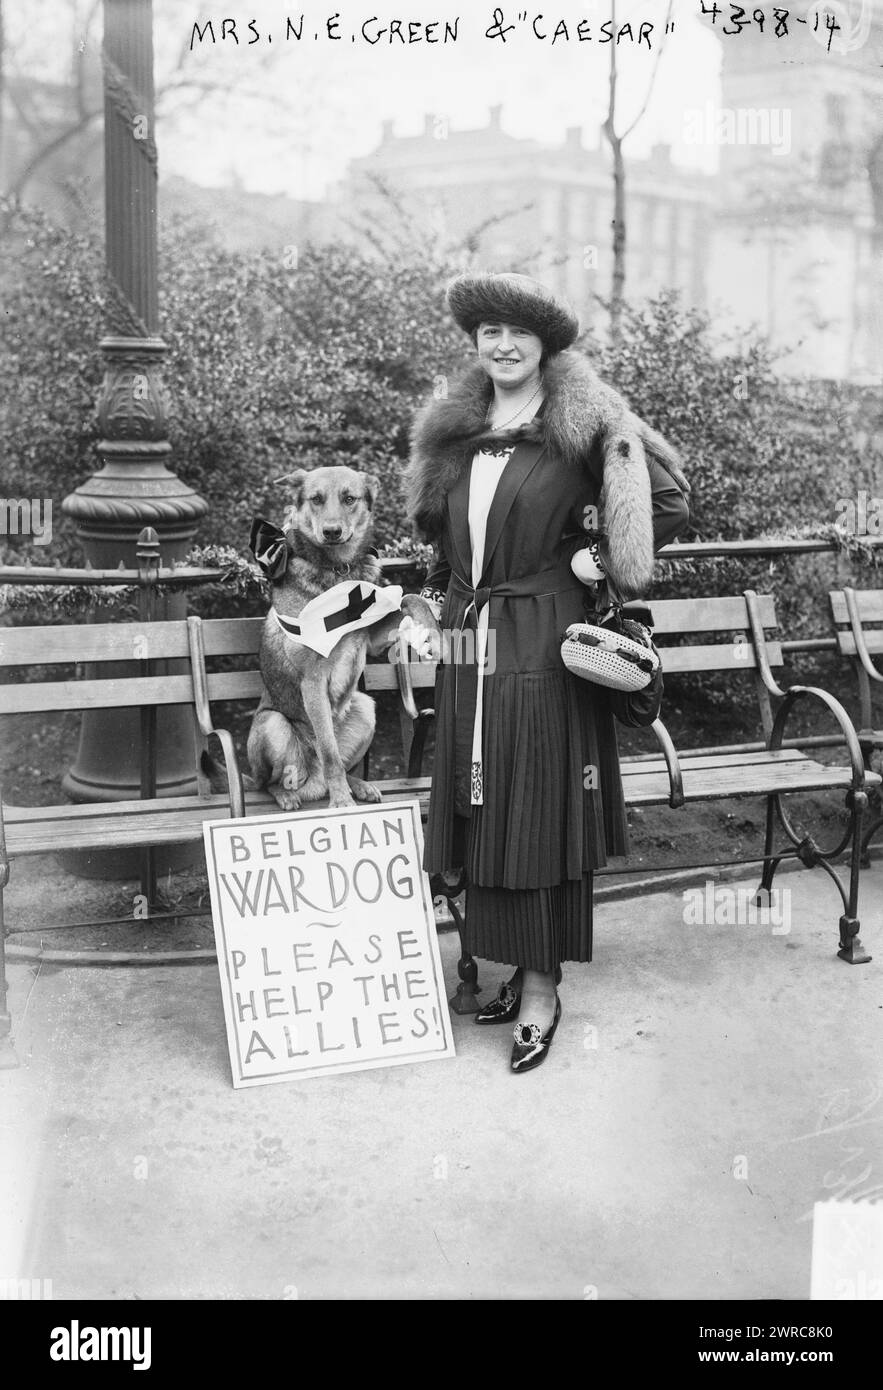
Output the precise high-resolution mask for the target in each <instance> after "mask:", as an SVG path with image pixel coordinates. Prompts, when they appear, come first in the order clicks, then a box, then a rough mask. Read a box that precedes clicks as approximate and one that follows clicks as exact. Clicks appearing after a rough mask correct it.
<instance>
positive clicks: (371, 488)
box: [362, 473, 380, 508]
mask: <svg viewBox="0 0 883 1390" xmlns="http://www.w3.org/2000/svg"><path fill="white" fill-rule="evenodd" d="M362 481H363V483H364V485H365V501H366V502H367V503H368V506H369V507H371V508H373V506H374V498H375V497H376V496H377V494H378V492H379V491H380V479H379V478H378V476H377V474H376V473H363V474H362Z"/></svg>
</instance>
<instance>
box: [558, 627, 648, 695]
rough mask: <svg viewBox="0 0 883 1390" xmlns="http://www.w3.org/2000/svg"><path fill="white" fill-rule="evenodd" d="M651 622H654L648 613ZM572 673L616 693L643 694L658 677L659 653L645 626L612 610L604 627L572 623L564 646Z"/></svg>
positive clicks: (563, 652)
mask: <svg viewBox="0 0 883 1390" xmlns="http://www.w3.org/2000/svg"><path fill="white" fill-rule="evenodd" d="M642 615H646V617H647V619H648V621H649V622H650V623H652V621H653V619H652V616H651V615H650V614H649V612H648V611H647V610H646V609H644V610H642ZM561 659H562V661H563V662H564V665H565V666H566V667H567V669H568V671H572V672H573V674H574V675H575V676H581V677H582V679H583V680H587V681H594V683H595V684H596V685H606V686H609V687H610V688H611V689H612V690H624V691H632V690H643V689H644V688H645V687H646V686H648V685H649V684H650V682H651V681H652V680H653V679H654V677H655V676H656V673H657V671H658V670H659V666H660V659H659V653H658V652H657V650H656V648H655V647H654V646H653V643H652V641H651V639H650V633H649V631H648V629H647V627H646V626H644V624H643V623H641V622H638V621H637V620H636V619H633V618H625V617H623V616H622V614H621V612H620V610H619V608H612V609H610V611H609V612H608V613H607V614H605V616H604V617H603V618H602V619H601V622H600V623H571V625H570V627H568V629H567V632H566V634H565V637H564V641H563V642H562V643H561Z"/></svg>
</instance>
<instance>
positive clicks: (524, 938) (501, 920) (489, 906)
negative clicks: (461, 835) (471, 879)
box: [463, 871, 593, 974]
mask: <svg viewBox="0 0 883 1390" xmlns="http://www.w3.org/2000/svg"><path fill="white" fill-rule="evenodd" d="M592 879H593V875H592V873H591V871H590V872H589V873H586V874H583V876H582V878H579V879H568V880H567V881H566V882H565V883H560V884H558V885H557V886H556V887H554V888H482V887H481V886H480V885H478V884H469V885H467V888H466V914H465V919H464V932H463V936H464V940H463V949H464V950H466V951H468V952H469V953H470V955H473V956H480V957H481V958H482V960H494V961H500V962H502V963H505V964H509V965H521V966H523V967H524V969H525V970H540V971H542V972H544V973H546V974H548V973H550V972H551V971H553V970H556V969H557V967H558V966H559V965H561V963H562V962H563V961H568V960H571V961H590V960H591V959H592V890H593V883H592Z"/></svg>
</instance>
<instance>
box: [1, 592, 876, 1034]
mask: <svg viewBox="0 0 883 1390" xmlns="http://www.w3.org/2000/svg"><path fill="white" fill-rule="evenodd" d="M653 614H654V620H655V633H656V637H657V638H658V639H659V645H660V650H661V652H662V657H663V666H664V670H665V672H666V673H675V672H678V673H690V672H700V671H733V670H743V671H744V670H752V671H753V672H754V675H755V684H756V690H757V695H758V698H759V703H760V719H761V726H762V729H763V733H764V742H763V743H762V744H753V745H741V746H731V747H724V748H720V747H718V748H709V749H698V750H693V751H691V752H682V753H678V752H676V750H675V748H674V746H673V744H672V741H671V738H670V737H669V735H668V733H667V731H666V729H665V726H664V725H663V724H662V722H661V721H660V720H657V721H656V722H655V724H654V726H653V729H654V732H655V734H656V736H657V739H658V742H659V745H660V749H661V753H659V754H652V755H644V754H640V755H637V756H635V757H632V758H625V759H622V763H621V766H622V773H623V783H624V790H625V801H626V805H627V806H650V805H662V804H668V805H670V806H679V805H682V804H683V803H684V802H685V801H706V800H713V799H720V798H725V797H733V796H738V797H742V796H765V797H766V798H767V832H766V840H765V845H764V864H763V874H762V878H761V885H760V889H759V890H758V891H759V892H761V891H763V890H769V888H770V887H771V884H772V879H773V875H774V873H775V870H776V867H777V866H778V864H779V862H780V861H781V860H782V859H783V858H785V857H787V856H789V855H796V856H797V857H798V858H799V859H800V860H801V861H802V862H803V863H804V864H805V865H807V866H815V865H821V866H822V867H823V868H825V869H826V871H827V872H828V873H829V874H830V875H831V877H832V878H834V880H835V882H836V883H837V886H838V889H839V890H840V894H841V897H842V900H843V907H844V912H843V914H842V915H841V917H840V949H839V951H838V954H839V955H840V957H841V958H842V959H844V960H847V961H849V962H850V963H853V964H857V963H859V962H863V961H867V960H869V959H870V957H869V956H868V955H867V954H866V953H865V952H864V951H863V949H862V945H861V941H860V939H859V921H858V915H857V905H858V872H859V847H860V836H861V826H862V818H863V815H864V811H865V807H866V804H867V799H868V790H869V788H870V787H873V786H876V785H878V784H879V783H880V780H881V779H880V777H879V776H877V774H875V773H873V772H870V771H867V770H866V768H865V766H864V762H863V759H862V753H861V748H860V746H859V742H858V738H857V735H856V731H855V729H854V727H853V725H852V723H851V722H850V720H849V717H848V715H847V714H846V712H845V710H844V709H843V708H842V706H841V705H840V704H839V703H838V702H837V701H836V700H834V699H833V697H831V696H830V695H828V694H827V693H826V692H824V691H821V690H816V689H813V688H810V687H806V686H793V687H792V688H791V689H790V690H789V691H787V692H785V691H783V690H781V688H780V687H779V686H778V685H777V684H776V682H775V679H774V677H773V675H772V668H773V667H775V666H779V665H781V664H782V652H781V647H780V645H779V643H778V642H777V641H776V640H775V639H773V638H770V639H767V638H766V636H765V633H764V629H765V628H768V629H774V628H775V626H776V617H775V608H774V604H773V599H772V598H771V597H768V596H764V597H760V598H758V597H757V596H756V595H755V594H754V593H751V592H748V593H746V594H745V595H744V596H740V597H734V598H712V599H684V600H675V601H657V602H654V603H653ZM262 624H263V620H262V619H260V618H226V619H211V620H206V621H203V620H201V619H199V618H196V617H191V618H187V619H185V620H179V621H171V622H150V623H111V624H82V625H76V626H48V627H20V628H8V629H5V630H4V631H3V633H2V640H0V667H3V668H4V669H6V670H12V669H14V668H22V667H26V668H32V671H33V669H37V668H45V667H52V666H62V667H65V666H70V665H71V664H76V665H78V666H80V665H83V664H88V665H89V666H90V668H91V669H90V671H89V673H88V675H86V676H85V677H84V678H82V679H70V678H69V677H67V676H63V677H62V678H59V679H52V680H46V681H34V680H29V681H27V682H24V683H22V682H14V683H6V684H3V685H2V686H0V713H9V714H13V713H22V712H47V713H48V712H51V711H62V710H79V711H82V710H87V709H88V710H96V709H120V708H124V709H125V708H131V709H138V710H140V711H141V744H142V776H141V792H142V795H141V797H140V798H139V799H137V800H131V801H114V802H109V803H88V804H74V805H71V804H64V805H56V806H42V807H21V806H3V804H2V799H0V1039H2V1037H3V1035H4V1034H3V1029H4V1023H5V1028H6V1032H7V1034H8V1031H9V1018H8V1013H6V1003H5V958H4V952H3V941H4V936H5V930H4V926H3V889H4V888H5V886H6V884H7V883H8V881H9V866H10V862H11V861H12V860H14V859H16V858H19V857H22V856H25V855H34V854H47V853H54V852H57V851H60V850H86V849H96V848H102V849H110V848H113V849H121V848H138V849H141V850H143V851H144V869H143V872H142V891H144V892H145V895H146V896H147V898H148V902H151V903H152V902H153V900H154V888H155V883H154V881H153V877H154V869H153V862H152V851H153V850H154V849H155V847H156V846H158V845H164V844H181V843H187V842H195V841H198V842H201V841H202V835H203V829H202V828H203V824H204V822H205V821H206V820H211V819H222V818H225V817H227V816H230V815H233V816H239V815H242V814H248V813H267V812H269V811H271V810H273V809H274V808H275V802H274V801H273V800H272V798H271V797H269V796H268V795H267V794H266V793H261V792H254V791H247V790H245V789H244V787H243V783H242V777H241V773H240V769H239V764H238V760H237V757H236V752H235V748H234V745H233V740H232V738H231V737H230V735H229V733H227V732H226V731H224V730H222V729H216V728H215V726H214V723H213V716H212V705H213V704H215V703H217V702H218V701H225V700H253V699H257V697H258V696H259V694H260V689H261V682H260V674H259V671H258V668H257V654H258V648H259V643H260V633H261V628H262ZM703 633H704V634H707V635H710V636H711V637H712V638H713V639H714V640H713V641H711V642H704V643H703V644H701V645H696V644H694V643H693V639H694V638H695V636H696V635H697V634H703ZM734 634H735V635H734ZM675 637H687V638H688V640H689V641H690V642H691V645H668V644H667V642H666V639H673V638H675ZM231 656H244V657H246V658H249V660H250V664H249V668H248V669H246V670H239V671H229V670H228V671H216V670H211V669H209V667H210V664H211V663H212V662H213V661H214V660H215V659H216V658H223V657H231ZM133 657H134V658H137V659H133ZM168 662H174V663H179V664H180V666H182V667H183V669H181V670H180V671H179V672H176V671H175V670H173V671H172V672H171V673H169V672H168V671H167V670H166V669H165V664H166V663H168ZM121 663H123V665H121ZM101 667H105V668H108V669H111V671H112V674H110V675H108V676H106V677H105V678H101V677H100V676H98V675H96V674H95V668H99V669H100V668H101ZM121 671H122V674H121ZM434 679H435V673H434V667H433V665H432V664H431V663H411V664H407V663H391V662H387V661H380V662H376V663H370V664H369V665H368V667H367V668H366V671H365V677H364V685H365V688H366V689H367V690H368V691H370V692H379V691H383V690H392V691H396V690H398V692H399V694H400V696H401V701H402V719H403V728H404V740H403V741H404V748H405V755H406V761H407V770H408V775H407V776H406V777H404V778H390V779H384V780H383V782H382V783H381V787H382V791H383V794H384V797H388V798H391V799H392V798H396V797H402V796H414V795H416V796H417V797H418V799H419V801H420V806H421V812H422V814H423V816H424V817H425V814H426V807H427V802H428V796H429V788H430V779H429V778H428V777H426V776H423V775H422V769H421V760H422V755H423V749H424V744H425V737H426V731H427V728H428V727H429V725H430V723H431V719H432V711H431V710H425V709H424V710H421V709H419V708H418V707H417V703H416V701H415V698H414V690H415V688H421V687H428V686H432V685H433V684H434ZM807 698H815V699H817V700H820V701H821V702H822V703H823V704H825V705H826V707H827V708H828V710H829V712H830V713H831V714H832V716H833V718H834V720H835V722H836V724H837V726H838V728H839V732H840V733H841V735H842V737H843V741H844V743H845V745H846V750H847V754H848V759H847V761H846V762H844V763H842V764H840V765H838V766H828V765H825V764H822V763H819V762H816V761H814V760H813V759H812V758H810V757H808V756H807V755H806V753H805V752H804V751H802V750H801V749H800V748H798V747H793V746H788V744H789V741H788V740H783V732H784V727H785V722H786V720H787V718H788V716H789V715H790V712H791V710H792V708H793V706H794V705H795V703H796V702H797V701H799V700H802V699H807ZM772 699H776V700H778V701H780V703H779V706H778V709H777V710H776V712H775V714H774V713H773V708H772ZM168 705H185V706H190V707H191V708H192V710H193V715H194V769H195V775H196V778H197V784H198V792H199V794H198V795H197V796H187V797H162V798H159V797H157V796H156V787H155V766H156V732H155V730H156V711H157V709H158V708H159V707H162V706H168ZM212 739H217V741H218V743H219V745H220V749H221V753H222V755H223V759H224V763H225V766H226V769H227V775H228V779H229V784H230V789H229V796H218V795H213V794H212V792H211V789H210V787H209V785H208V782H207V779H206V778H205V776H204V774H203V772H202V771H201V768H200V756H201V753H202V752H203V750H204V749H205V748H206V747H207V746H208V744H209V741H210V740H212ZM819 789H839V790H842V791H844V793H845V798H846V805H847V808H848V810H849V826H848V828H847V831H846V833H845V834H844V836H843V838H842V840H841V841H840V843H839V844H838V845H836V846H834V847H832V848H830V849H828V850H822V849H821V848H820V847H819V845H818V844H817V843H816V842H815V840H813V839H812V837H811V836H809V835H808V834H806V833H805V832H804V831H803V830H802V829H801V828H799V827H795V825H794V824H793V823H792V821H791V820H790V819H789V818H788V816H787V815H786V813H785V812H784V810H783V808H782V805H781V797H782V796H783V795H785V794H786V793H792V792H801V791H804V792H805V791H814V790H819ZM319 804H321V803H319ZM777 818H778V820H779V822H780V823H781V825H782V827H783V829H784V830H785V833H786V835H787V837H788V839H789V840H790V847H788V846H786V847H784V848H780V849H776V848H775V846H774V831H775V823H776V819H777ZM847 848H848V849H849V851H850V869H849V884H848V889H845V888H844V886H843V884H842V883H841V882H840V879H839V877H838V875H837V873H836V871H835V870H834V869H833V868H832V866H831V861H832V860H834V859H836V858H837V857H838V856H839V855H841V854H842V853H843V851H844V850H846V849H847ZM431 887H432V892H433V896H434V897H435V896H438V897H444V898H446V899H447V901H448V903H449V905H450V907H451V912H452V915H453V917H454V920H455V921H456V923H457V925H458V927H460V926H462V922H461V918H460V915H459V912H458V910H457V904H456V898H457V896H458V895H459V894H460V892H461V891H462V888H463V880H462V875H461V877H460V880H459V881H458V882H456V883H454V882H446V881H445V880H444V879H443V878H442V876H441V875H435V876H433V879H432V880H431ZM459 973H460V986H459V987H458V991H457V994H456V996H455V998H454V1000H452V1006H453V1007H454V1008H455V1009H457V1010H458V1011H459V1012H472V1011H474V1009H475V1008H476V1007H477V1004H476V1000H475V995H476V993H477V991H478V986H477V972H476V967H475V963H474V961H473V960H472V959H471V957H469V956H468V955H466V954H462V955H461V960H460V963H459Z"/></svg>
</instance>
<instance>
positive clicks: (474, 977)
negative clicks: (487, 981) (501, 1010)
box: [429, 869, 481, 1014]
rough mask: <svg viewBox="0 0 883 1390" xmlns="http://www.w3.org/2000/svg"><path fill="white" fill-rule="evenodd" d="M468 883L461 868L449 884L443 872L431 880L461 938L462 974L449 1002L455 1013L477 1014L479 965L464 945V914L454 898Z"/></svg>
mask: <svg viewBox="0 0 883 1390" xmlns="http://www.w3.org/2000/svg"><path fill="white" fill-rule="evenodd" d="M465 883H466V874H465V871H464V870H462V869H461V871H460V876H459V878H458V879H457V882H456V883H455V884H453V885H451V884H449V883H448V882H447V881H446V880H445V878H444V877H443V876H442V874H433V875H432V878H431V879H430V881H429V888H430V892H431V893H432V898H433V901H434V900H435V899H436V898H444V899H445V901H446V902H447V904H448V907H449V908H450V911H451V916H452V917H453V919H454V921H455V922H456V924H457V934H458V936H459V938H460V959H459V961H458V962H457V974H458V975H459V976H460V983H459V984H458V986H457V988H456V990H455V991H454V993H453V994H452V995H451V997H450V999H449V1000H448V1003H449V1004H450V1006H451V1008H452V1010H453V1011H454V1013H455V1014H477V1013H478V1010H479V1003H478V999H477V997H476V996H477V995H479V994H480V993H481V989H480V987H479V984H478V966H477V965H476V964H475V959H474V957H473V956H471V955H470V954H469V952H468V951H467V950H466V948H465V946H464V945H463V916H462V914H461V912H460V909H459V907H458V906H457V904H456V903H455V902H454V899H455V898H457V897H459V895H460V894H461V893H462V892H463V888H464V887H465Z"/></svg>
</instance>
